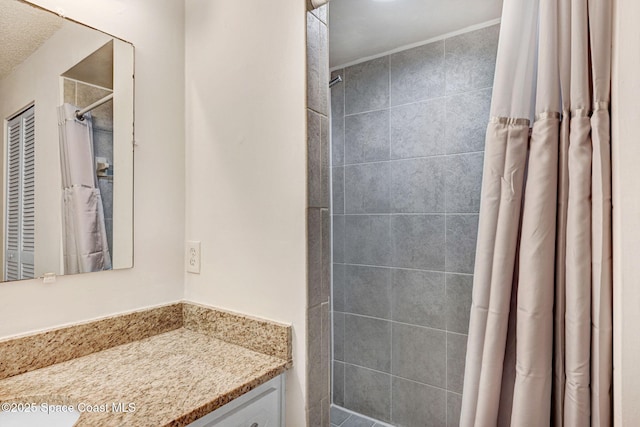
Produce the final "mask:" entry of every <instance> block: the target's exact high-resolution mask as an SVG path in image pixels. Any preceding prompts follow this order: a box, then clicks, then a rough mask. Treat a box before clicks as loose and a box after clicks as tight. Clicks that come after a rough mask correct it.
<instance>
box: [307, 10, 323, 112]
mask: <svg viewBox="0 0 640 427" xmlns="http://www.w3.org/2000/svg"><path fill="white" fill-rule="evenodd" d="M320 25H321V24H320V20H319V19H318V18H316V17H315V16H314V15H313V14H312V13H309V12H307V107H309V108H310V109H312V110H314V111H317V112H322V105H321V100H320V83H321V82H320V64H321V55H322V51H321V46H320V42H321V41H320V37H321V35H320Z"/></svg>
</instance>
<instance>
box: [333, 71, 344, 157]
mask: <svg viewBox="0 0 640 427" xmlns="http://www.w3.org/2000/svg"><path fill="white" fill-rule="evenodd" d="M337 75H342V76H344V70H337V71H334V72H333V73H331V78H333V77H335V76H337ZM331 164H332V166H341V165H343V164H344V83H340V84H338V85H335V86H334V87H332V88H331Z"/></svg>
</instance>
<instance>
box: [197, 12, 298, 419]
mask: <svg viewBox="0 0 640 427" xmlns="http://www.w3.org/2000/svg"><path fill="white" fill-rule="evenodd" d="M186 9H187V11H186V16H187V18H186V32H187V33H186V129H187V130H186V146H187V148H186V152H187V181H186V184H187V191H186V196H187V219H186V238H187V239H192V240H201V241H202V273H201V274H200V275H194V274H187V275H186V279H185V283H186V288H185V297H186V299H187V300H190V301H196V302H201V303H205V304H211V305H214V306H217V307H222V308H226V309H229V310H234V311H239V312H243V313H250V314H253V315H256V316H260V317H263V318H268V319H272V320H276V321H282V322H287V323H291V324H292V325H293V332H294V337H293V338H294V349H293V358H294V368H293V370H292V371H290V372H289V373H288V381H287V423H288V425H290V426H302V425H305V421H304V420H305V414H304V393H305V392H304V391H305V358H306V353H305V334H306V332H305V307H306V225H305V206H306V126H305V123H306V118H305V117H306V116H305V102H306V99H305V92H306V83H305V82H306V71H305V60H306V56H305V50H306V47H305V2H304V1H291V0H274V1H268V2H267V1H238V0H187V1H186Z"/></svg>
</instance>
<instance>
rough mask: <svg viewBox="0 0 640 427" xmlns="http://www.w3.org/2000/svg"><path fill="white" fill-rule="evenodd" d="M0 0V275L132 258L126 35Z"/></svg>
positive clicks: (104, 266)
mask: <svg viewBox="0 0 640 427" xmlns="http://www.w3.org/2000/svg"><path fill="white" fill-rule="evenodd" d="M0 3H1V5H2V7H3V13H2V15H1V16H0V120H2V121H3V127H2V129H3V133H2V138H0V144H1V145H0V147H1V151H0V152H1V153H2V157H1V161H0V189H1V191H2V197H1V198H0V201H1V202H2V208H1V209H0V218H1V220H2V226H1V227H0V236H1V237H2V249H1V250H0V280H2V281H13V280H21V279H31V278H37V277H42V276H45V275H48V274H55V275H66V274H77V273H88V272H97V271H104V270H111V269H122V268H131V267H132V266H133V140H134V137H133V102H134V100H133V96H134V95H133V94H134V91H133V85H134V83H133V82H134V79H133V76H134V48H133V45H131V44H130V43H128V42H126V41H123V40H120V39H118V38H117V37H114V36H111V35H109V34H106V33H104V32H101V31H99V30H96V29H94V28H90V27H87V26H85V25H82V24H79V23H77V22H74V21H71V20H69V19H65V18H63V17H61V16H58V15H57V14H55V13H52V12H50V11H47V10H44V9H42V8H39V7H36V6H34V5H32V4H30V3H27V2H24V1H19V0H0ZM5 12H6V13H5Z"/></svg>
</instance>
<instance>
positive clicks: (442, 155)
mask: <svg viewBox="0 0 640 427" xmlns="http://www.w3.org/2000/svg"><path fill="white" fill-rule="evenodd" d="M390 132H391V127H389V133H390ZM345 138H346V133H345ZM389 138H391V136H389ZM484 152H485V150H474V151H461V152H458V153H442V154H434V155H432V156H414V157H399V158H395V159H392V158H389V159H384V160H373V161H369V162H357V163H347V162H344V163H343V164H342V166H344V167H346V166H360V165H372V164H373V165H375V164H378V163H390V162H406V161H411V160H424V159H438V158H442V157H444V158H448V157H456V156H469V155H471V154H484ZM389 155H391V154H389Z"/></svg>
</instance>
